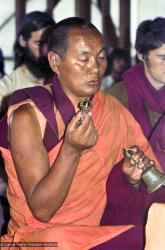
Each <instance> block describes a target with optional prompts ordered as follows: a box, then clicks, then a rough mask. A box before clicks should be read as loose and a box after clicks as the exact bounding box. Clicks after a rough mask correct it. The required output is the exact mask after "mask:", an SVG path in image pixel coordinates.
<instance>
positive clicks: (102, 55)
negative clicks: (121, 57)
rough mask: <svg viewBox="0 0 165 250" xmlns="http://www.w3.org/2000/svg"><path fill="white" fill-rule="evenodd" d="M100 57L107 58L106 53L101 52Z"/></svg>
mask: <svg viewBox="0 0 165 250" xmlns="http://www.w3.org/2000/svg"><path fill="white" fill-rule="evenodd" d="M98 58H99V59H102V60H104V59H106V55H105V53H101V54H100V55H99V56H98Z"/></svg>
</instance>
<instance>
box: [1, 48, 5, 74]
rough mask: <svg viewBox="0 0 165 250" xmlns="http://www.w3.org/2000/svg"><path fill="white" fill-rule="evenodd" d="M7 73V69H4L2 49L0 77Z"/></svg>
mask: <svg viewBox="0 0 165 250" xmlns="http://www.w3.org/2000/svg"><path fill="white" fill-rule="evenodd" d="M4 75H5V70H4V57H3V52H2V50H1V49H0V78H2V77H3V76H4Z"/></svg>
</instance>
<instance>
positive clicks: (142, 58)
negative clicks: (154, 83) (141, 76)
mask: <svg viewBox="0 0 165 250" xmlns="http://www.w3.org/2000/svg"><path fill="white" fill-rule="evenodd" d="M137 58H138V59H139V60H140V61H141V62H144V60H145V57H144V55H143V54H142V53H139V52H137Z"/></svg>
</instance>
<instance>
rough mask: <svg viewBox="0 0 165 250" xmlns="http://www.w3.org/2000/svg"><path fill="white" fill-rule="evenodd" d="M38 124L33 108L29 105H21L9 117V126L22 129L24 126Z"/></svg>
mask: <svg viewBox="0 0 165 250" xmlns="http://www.w3.org/2000/svg"><path fill="white" fill-rule="evenodd" d="M31 123H33V125H34V123H38V121H37V116H36V114H35V111H34V109H33V107H32V106H31V105H30V104H28V103H27V104H23V105H21V106H19V107H18V108H17V109H15V110H14V111H13V113H12V115H11V117H10V126H12V125H14V124H15V125H18V126H19V127H23V126H25V125H26V124H29V125H30V124H31Z"/></svg>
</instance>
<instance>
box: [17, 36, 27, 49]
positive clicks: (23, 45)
mask: <svg viewBox="0 0 165 250" xmlns="http://www.w3.org/2000/svg"><path fill="white" fill-rule="evenodd" d="M18 42H19V44H20V45H21V46H22V47H26V45H27V42H26V41H25V40H24V38H23V35H20V36H19V38H18Z"/></svg>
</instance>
